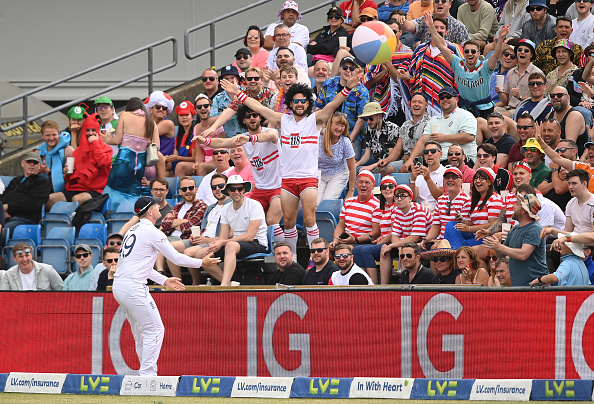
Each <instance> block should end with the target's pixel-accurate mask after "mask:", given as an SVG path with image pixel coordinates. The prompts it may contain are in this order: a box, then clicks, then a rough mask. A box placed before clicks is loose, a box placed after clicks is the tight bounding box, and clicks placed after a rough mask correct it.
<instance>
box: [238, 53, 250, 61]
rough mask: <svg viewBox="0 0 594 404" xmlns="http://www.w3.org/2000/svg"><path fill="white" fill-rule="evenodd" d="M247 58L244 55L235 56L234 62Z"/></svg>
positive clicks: (247, 56)
mask: <svg viewBox="0 0 594 404" xmlns="http://www.w3.org/2000/svg"><path fill="white" fill-rule="evenodd" d="M248 58H249V55H245V54H244V55H237V56H235V60H241V59H244V60H248Z"/></svg>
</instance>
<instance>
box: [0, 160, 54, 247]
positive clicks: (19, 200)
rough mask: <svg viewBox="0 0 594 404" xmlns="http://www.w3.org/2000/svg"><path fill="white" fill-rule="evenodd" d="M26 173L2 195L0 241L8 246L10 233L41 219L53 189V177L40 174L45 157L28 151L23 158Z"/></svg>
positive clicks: (0, 196)
mask: <svg viewBox="0 0 594 404" xmlns="http://www.w3.org/2000/svg"><path fill="white" fill-rule="evenodd" d="M21 167H22V168H23V175H19V176H17V177H15V178H13V179H12V181H10V183H9V184H8V185H7V186H6V189H5V190H4V192H3V193H2V195H0V201H1V202H2V205H3V206H2V208H3V209H2V211H1V212H0V214H1V215H2V220H0V225H2V227H1V229H2V237H0V244H2V246H4V245H5V244H4V242H5V240H6V235H7V232H8V231H10V233H11V234H12V232H13V231H14V229H15V228H16V227H17V226H18V225H21V224H36V223H39V221H40V220H41V208H42V207H43V205H45V203H46V202H47V201H48V198H49V195H50V193H51V192H52V185H51V184H50V182H49V180H48V179H47V178H45V177H43V176H41V175H39V170H40V168H41V159H40V158H39V156H38V155H37V154H36V153H34V152H26V153H24V154H23V156H22V157H21Z"/></svg>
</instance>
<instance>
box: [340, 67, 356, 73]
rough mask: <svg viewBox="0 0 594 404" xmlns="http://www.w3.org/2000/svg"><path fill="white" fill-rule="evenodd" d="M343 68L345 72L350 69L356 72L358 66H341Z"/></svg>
mask: <svg viewBox="0 0 594 404" xmlns="http://www.w3.org/2000/svg"><path fill="white" fill-rule="evenodd" d="M341 69H342V70H344V71H345V72H346V71H349V70H350V71H352V72H354V71H355V70H356V69H357V68H356V67H355V66H341Z"/></svg>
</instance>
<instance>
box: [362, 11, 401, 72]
mask: <svg viewBox="0 0 594 404" xmlns="http://www.w3.org/2000/svg"><path fill="white" fill-rule="evenodd" d="M395 50H396V37H395V36H394V31H392V28H390V27H388V26H387V25H386V24H384V23H383V22H381V21H368V22H364V23H363V24H361V25H360V26H359V27H357V29H356V30H355V33H354V34H353V51H354V52H355V55H357V58H358V59H359V60H360V61H362V62H363V63H365V64H371V65H379V64H381V63H384V62H387V61H388V60H390V59H391V58H392V55H393V54H394V51H395Z"/></svg>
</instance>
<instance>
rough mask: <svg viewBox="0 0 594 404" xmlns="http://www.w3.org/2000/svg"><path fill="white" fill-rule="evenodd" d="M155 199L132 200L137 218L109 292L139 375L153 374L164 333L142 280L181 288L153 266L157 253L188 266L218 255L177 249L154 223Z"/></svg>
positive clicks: (211, 260)
mask: <svg viewBox="0 0 594 404" xmlns="http://www.w3.org/2000/svg"><path fill="white" fill-rule="evenodd" d="M159 201H160V200H159V199H153V198H151V197H148V196H143V197H140V198H138V200H137V201H136V203H135V205H134V212H135V213H136V215H137V216H138V217H139V218H140V221H139V222H138V223H137V224H135V225H134V226H132V227H131V228H130V230H128V231H127V232H126V235H125V236H124V241H123V243H122V250H121V251H120V260H119V262H118V270H117V272H116V274H115V275H114V281H113V296H114V298H115V299H116V300H117V301H118V303H119V304H120V305H121V306H122V309H123V310H124V312H125V313H126V318H127V319H128V321H129V322H130V327H131V328H132V334H133V335H134V341H135V343H136V354H137V355H138V360H139V361H140V370H139V371H138V374H139V375H140V376H156V375H157V360H158V359H159V352H160V351H161V345H162V344H163V337H164V335H165V327H163V322H162V321H161V315H160V314H159V310H158V309H157V306H156V305H155V301H154V300H153V298H152V297H151V295H150V293H149V291H148V287H147V286H146V280H147V279H150V280H152V281H154V282H156V283H158V284H161V285H165V286H168V287H170V288H172V289H174V290H184V289H185V287H184V285H183V283H181V279H179V278H173V277H172V278H167V277H166V276H165V275H162V274H160V273H159V272H157V271H155V270H154V269H153V266H154V264H155V260H156V259H157V253H158V252H161V253H163V255H165V257H167V258H168V259H169V260H170V261H171V262H173V263H175V264H176V265H179V266H187V267H192V268H199V267H201V266H202V265H203V264H204V265H206V266H210V265H214V264H216V263H217V262H220V259H218V258H211V256H206V257H204V258H203V259H196V258H191V257H188V256H187V255H183V254H180V253H179V252H177V250H176V249H175V248H173V247H172V246H171V244H170V243H169V241H167V236H165V234H163V233H162V232H161V231H160V230H158V229H157V228H156V227H155V222H156V221H157V220H158V219H159V218H160V217H161V213H160V212H159V205H158V202H159Z"/></svg>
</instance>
